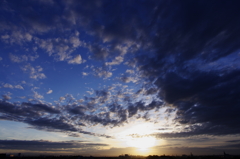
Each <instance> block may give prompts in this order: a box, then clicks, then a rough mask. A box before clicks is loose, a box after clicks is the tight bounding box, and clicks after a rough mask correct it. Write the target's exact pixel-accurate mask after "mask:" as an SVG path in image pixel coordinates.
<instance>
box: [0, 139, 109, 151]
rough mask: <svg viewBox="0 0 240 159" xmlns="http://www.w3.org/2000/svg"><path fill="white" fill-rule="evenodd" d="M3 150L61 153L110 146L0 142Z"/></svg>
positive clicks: (70, 143)
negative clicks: (62, 151)
mask: <svg viewBox="0 0 240 159" xmlns="http://www.w3.org/2000/svg"><path fill="white" fill-rule="evenodd" d="M0 146H1V147H2V149H5V150H6V149H11V150H14V149H16V150H25V151H61V150H62V149H65V150H72V151H73V150H74V149H83V148H86V147H88V148H95V147H106V146H108V144H100V143H91V142H83V141H48V140H0Z"/></svg>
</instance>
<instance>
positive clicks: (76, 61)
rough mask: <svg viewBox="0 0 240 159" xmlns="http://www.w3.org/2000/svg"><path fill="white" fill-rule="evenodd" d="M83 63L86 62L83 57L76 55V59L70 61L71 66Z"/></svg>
mask: <svg viewBox="0 0 240 159" xmlns="http://www.w3.org/2000/svg"><path fill="white" fill-rule="evenodd" d="M83 62H85V61H84V60H82V57H81V55H76V56H75V58H73V59H71V60H69V61H68V63H69V64H81V63H83Z"/></svg>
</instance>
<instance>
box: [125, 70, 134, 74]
mask: <svg viewBox="0 0 240 159" xmlns="http://www.w3.org/2000/svg"><path fill="white" fill-rule="evenodd" d="M126 73H130V74H133V73H134V70H127V71H126Z"/></svg>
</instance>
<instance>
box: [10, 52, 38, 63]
mask: <svg viewBox="0 0 240 159" xmlns="http://www.w3.org/2000/svg"><path fill="white" fill-rule="evenodd" d="M38 57H39V56H38V55H37V54H35V55H18V56H17V55H13V54H11V53H10V54H9V58H10V60H11V61H12V62H16V63H20V62H25V61H35V60H36V59H37V58H38Z"/></svg>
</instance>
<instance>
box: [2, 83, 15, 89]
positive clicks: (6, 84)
mask: <svg viewBox="0 0 240 159" xmlns="http://www.w3.org/2000/svg"><path fill="white" fill-rule="evenodd" d="M3 87H4V88H11V89H13V88H14V87H13V85H11V84H9V83H5V84H4V85H3Z"/></svg>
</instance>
